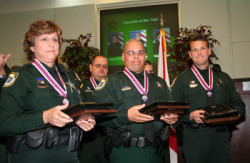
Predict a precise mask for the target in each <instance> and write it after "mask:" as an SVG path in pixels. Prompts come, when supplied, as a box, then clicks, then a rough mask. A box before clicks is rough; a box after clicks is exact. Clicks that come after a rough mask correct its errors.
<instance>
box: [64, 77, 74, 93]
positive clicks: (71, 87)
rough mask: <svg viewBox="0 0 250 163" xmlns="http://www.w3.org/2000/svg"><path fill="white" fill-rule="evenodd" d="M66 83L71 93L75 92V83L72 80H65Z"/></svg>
mask: <svg viewBox="0 0 250 163" xmlns="http://www.w3.org/2000/svg"><path fill="white" fill-rule="evenodd" d="M65 84H67V85H68V86H69V88H70V91H71V93H73V89H74V90H76V88H75V84H74V83H72V82H71V81H70V80H68V82H65Z"/></svg>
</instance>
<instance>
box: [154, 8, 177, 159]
mask: <svg viewBox="0 0 250 163" xmlns="http://www.w3.org/2000/svg"><path fill="white" fill-rule="evenodd" d="M160 25H161V29H160V36H161V38H160V46H159V55H158V76H159V77H161V78H163V79H164V80H165V81H166V83H167V85H168V87H170V82H169V75H168V65H167V43H166V38H165V30H164V28H163V25H164V19H163V15H162V13H161V18H160ZM169 131H170V134H169V139H168V141H169V151H170V162H171V163H177V162H178V156H177V141H176V132H175V130H174V129H173V128H172V126H171V127H170V130H169Z"/></svg>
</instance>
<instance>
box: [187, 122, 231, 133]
mask: <svg viewBox="0 0 250 163" xmlns="http://www.w3.org/2000/svg"><path fill="white" fill-rule="evenodd" d="M186 126H189V127H191V128H193V129H208V128H214V129H215V130H216V131H217V132H223V131H227V130H229V126H228V125H214V126H213V125H206V124H203V123H200V124H198V123H192V124H186Z"/></svg>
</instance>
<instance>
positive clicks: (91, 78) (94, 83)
mask: <svg viewBox="0 0 250 163" xmlns="http://www.w3.org/2000/svg"><path fill="white" fill-rule="evenodd" d="M90 81H91V83H92V85H93V87H94V88H95V89H96V88H97V84H96V82H95V79H94V78H93V76H91V77H90Z"/></svg>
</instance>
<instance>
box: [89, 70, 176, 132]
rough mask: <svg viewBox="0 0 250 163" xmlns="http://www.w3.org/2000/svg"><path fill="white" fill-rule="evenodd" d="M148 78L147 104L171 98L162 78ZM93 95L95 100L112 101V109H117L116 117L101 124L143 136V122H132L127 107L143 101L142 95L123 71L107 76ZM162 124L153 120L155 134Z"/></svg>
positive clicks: (150, 76)
mask: <svg viewBox="0 0 250 163" xmlns="http://www.w3.org/2000/svg"><path fill="white" fill-rule="evenodd" d="M148 79H149V80H148V81H149V90H148V94H147V95H148V101H147V103H148V104H151V103H154V102H156V101H171V100H172V96H171V92H170V90H169V89H168V87H167V85H166V82H165V81H164V80H163V79H162V78H160V77H157V76H155V75H148ZM99 85H100V84H99ZM94 96H96V100H97V102H112V103H114V106H113V109H115V110H118V113H117V114H116V115H117V118H114V119H112V120H110V121H107V122H104V123H103V124H102V125H103V126H105V127H111V128H114V129H118V130H120V131H127V130H130V131H131V132H132V134H133V135H138V136H144V123H133V122H131V121H129V119H128V109H129V108H131V107H132V106H135V105H141V104H143V103H144V101H143V100H142V95H141V94H140V93H139V91H138V90H137V88H136V87H135V86H134V84H133V83H132V82H131V81H130V79H129V78H128V77H127V76H126V75H125V74H124V72H118V73H115V74H112V75H110V76H108V77H107V78H106V83H105V84H103V87H101V88H99V89H97V90H96V91H95V93H94ZM162 126H163V121H154V128H155V133H156V134H155V135H159V133H160V131H161V129H162Z"/></svg>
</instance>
